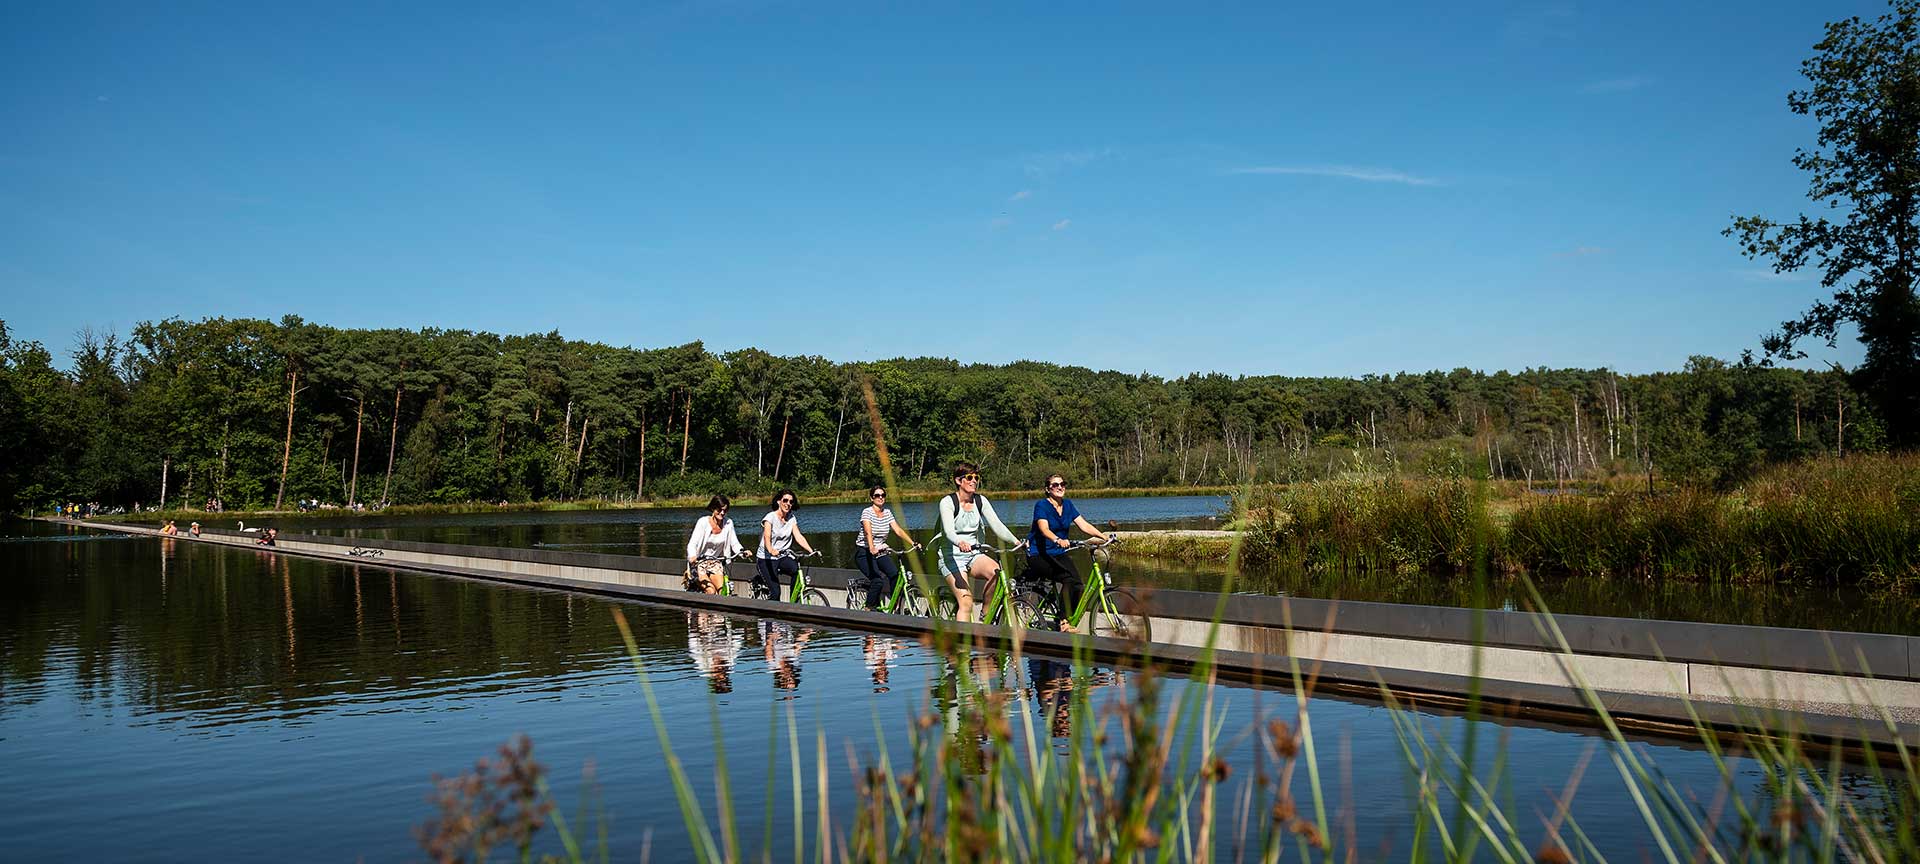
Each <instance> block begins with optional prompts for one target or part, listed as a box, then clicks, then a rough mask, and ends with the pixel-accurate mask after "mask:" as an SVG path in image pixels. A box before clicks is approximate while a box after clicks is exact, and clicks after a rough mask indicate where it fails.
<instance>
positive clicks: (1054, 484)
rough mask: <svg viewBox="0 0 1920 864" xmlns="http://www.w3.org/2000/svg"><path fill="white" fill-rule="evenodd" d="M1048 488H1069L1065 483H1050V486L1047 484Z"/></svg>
mask: <svg viewBox="0 0 1920 864" xmlns="http://www.w3.org/2000/svg"><path fill="white" fill-rule="evenodd" d="M1047 488H1048V489H1065V488H1067V484H1065V483H1048V484H1047Z"/></svg>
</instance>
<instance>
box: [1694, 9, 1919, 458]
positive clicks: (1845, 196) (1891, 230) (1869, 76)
mask: <svg viewBox="0 0 1920 864" xmlns="http://www.w3.org/2000/svg"><path fill="white" fill-rule="evenodd" d="M1814 52H1815V54H1814V56H1813V57H1810V58H1808V59H1807V60H1806V61H1805V62H1804V63H1802V64H1801V67H1800V71H1801V73H1802V74H1804V75H1805V76H1806V78H1807V82H1808V85H1809V86H1808V88H1807V89H1805V90H1796V91H1793V92H1792V93H1789V94H1788V95H1787V107H1788V108H1790V109H1791V110H1792V111H1793V113H1795V114H1802V115H1808V116H1811V117H1813V118H1814V119H1815V120H1817V121H1818V122H1819V123H1820V132H1819V135H1818V138H1817V140H1816V144H1815V146H1814V147H1813V148H1812V149H1801V150H1799V151H1797V152H1795V154H1794V157H1793V164H1794V165H1795V166H1796V167H1798V168H1799V169H1800V170H1802V171H1805V172H1806V173H1807V175H1808V189H1807V198H1808V199H1809V200H1811V201H1813V202H1815V203H1818V204H1822V205H1825V206H1824V207H1823V208H1822V209H1824V210H1828V211H1830V212H1833V213H1835V217H1834V219H1833V220H1830V219H1829V218H1827V217H1825V216H1822V217H1820V218H1817V219H1816V218H1809V217H1807V216H1805V215H1802V216H1800V217H1799V218H1798V219H1797V220H1796V221H1792V222H1787V223H1779V222H1775V221H1773V220H1771V219H1768V218H1766V217H1762V216H1744V217H1736V218H1735V219H1734V220H1733V224H1732V225H1731V226H1730V227H1728V228H1727V230H1726V231H1725V233H1726V234H1727V235H1728V236H1731V237H1736V238H1737V241H1738V242H1739V244H1740V247H1741V251H1743V252H1744V253H1746V255H1747V256H1748V257H1750V258H1757V259H1763V260H1767V261H1770V262H1772V264H1773V269H1774V271H1775V272H1778V273H1786V272H1790V271H1794V270H1798V269H1800V268H1801V267H1804V266H1807V265H1809V264H1813V265H1816V266H1817V267H1818V268H1819V270H1820V276H1821V279H1820V283H1821V285H1822V286H1823V287H1825V288H1828V289H1831V290H1832V291H1833V292H1834V293H1833V297H1832V298H1831V299H1828V300H1821V301H1818V302H1816V303H1814V305H1813V307H1812V308H1811V309H1809V310H1808V311H1807V312H1806V314H1804V315H1802V316H1801V317H1800V318H1798V319H1795V320H1792V321H1787V322H1785V323H1784V324H1782V325H1781V328H1780V332H1778V333H1775V334H1771V335H1769V336H1767V337H1766V338H1765V339H1764V340H1763V343H1762V344H1763V346H1764V347H1765V349H1766V351H1767V353H1768V354H1769V355H1770V356H1779V357H1801V356H1805V354H1804V352H1801V351H1798V350H1796V349H1795V347H1794V346H1795V344H1796V343H1798V342H1799V341H1800V340H1802V339H1805V338H1818V339H1824V340H1826V342H1827V344H1829V345H1831V344H1833V343H1834V341H1835V340H1836V339H1837V338H1838V337H1839V335H1840V333H1841V332H1842V328H1843V327H1845V326H1847V325H1852V326H1854V327H1857V328H1858V330H1859V339H1860V342H1861V343H1862V344H1864V345H1865V346H1866V349H1867V352H1866V358H1865V360H1864V362H1862V363H1861V365H1860V368H1859V369H1857V370H1855V372H1854V375H1853V379H1854V383H1855V384H1856V385H1858V386H1859V387H1860V388H1861V389H1862V390H1863V391H1865V392H1866V393H1867V394H1868V395H1869V396H1871V397H1872V398H1873V400H1874V402H1875V403H1876V404H1877V406H1878V408H1879V413H1880V416H1881V417H1882V419H1884V420H1885V421H1886V423H1887V431H1888V433H1889V437H1890V438H1891V440H1892V441H1893V442H1894V443H1895V444H1896V445H1899V446H1905V447H1910V446H1913V445H1915V444H1917V443H1920V297H1916V295H1915V293H1914V278H1915V269H1916V267H1920V0H1894V2H1893V3H1892V12H1891V13H1890V14H1887V15H1883V16H1881V17H1880V18H1879V19H1878V20H1877V21H1873V22H1866V21H1862V20H1860V19H1859V18H1858V17H1854V18H1848V19H1846V20H1844V21H1835V22H1833V23H1830V24H1828V25H1827V32H1826V38H1824V39H1822V40H1820V42H1819V43H1818V44H1816V45H1814ZM1835 220H1837V221H1835Z"/></svg>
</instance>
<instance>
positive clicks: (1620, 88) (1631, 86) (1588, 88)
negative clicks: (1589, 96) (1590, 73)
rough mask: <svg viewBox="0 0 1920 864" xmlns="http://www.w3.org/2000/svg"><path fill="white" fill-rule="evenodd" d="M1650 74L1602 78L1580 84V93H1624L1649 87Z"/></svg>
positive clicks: (1651, 78) (1651, 77) (1650, 82)
mask: <svg viewBox="0 0 1920 864" xmlns="http://www.w3.org/2000/svg"><path fill="white" fill-rule="evenodd" d="M1653 80H1654V79H1653V76H1651V75H1627V76H1624V77H1620V78H1603V79H1601V80H1599V81H1590V82H1588V83H1586V84H1583V85H1581V86H1580V92H1582V93H1595V94H1598V93H1626V92H1629V91H1633V90H1639V89H1641V88H1643V87H1649V86H1652V84H1653Z"/></svg>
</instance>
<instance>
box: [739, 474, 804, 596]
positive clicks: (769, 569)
mask: <svg viewBox="0 0 1920 864" xmlns="http://www.w3.org/2000/svg"><path fill="white" fill-rule="evenodd" d="M798 504H799V499H798V498H795V497H794V494H793V490H792V489H782V490H780V493H779V494H778V495H775V496H773V510H771V511H769V512H768V513H767V515H766V518H764V519H761V520H760V545H759V548H758V549H757V550H755V552H754V556H753V558H754V560H753V584H754V586H755V587H758V588H761V589H763V590H765V591H766V592H767V593H766V595H765V596H768V597H775V598H777V597H779V596H780V574H782V573H785V574H786V575H787V578H788V582H789V583H791V582H792V579H793V577H795V576H798V575H800V562H798V561H795V560H794V559H793V554H792V549H793V547H794V546H795V545H796V544H797V545H798V546H799V547H800V548H801V549H804V550H806V552H807V554H808V555H812V554H813V545H812V544H810V543H808V542H807V535H805V534H802V533H800V520H799V519H797V518H795V517H794V515H793V508H794V507H795V506H796V505H798Z"/></svg>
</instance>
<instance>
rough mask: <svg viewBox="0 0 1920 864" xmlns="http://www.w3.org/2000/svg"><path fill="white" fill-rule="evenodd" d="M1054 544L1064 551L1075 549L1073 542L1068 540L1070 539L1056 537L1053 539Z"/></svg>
mask: <svg viewBox="0 0 1920 864" xmlns="http://www.w3.org/2000/svg"><path fill="white" fill-rule="evenodd" d="M1053 543H1054V545H1056V546H1059V547H1060V548H1062V549H1072V548H1073V541H1072V540H1068V539H1067V538H1065V537H1055V538H1053Z"/></svg>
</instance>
